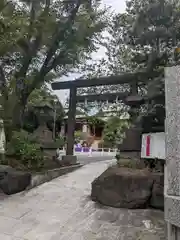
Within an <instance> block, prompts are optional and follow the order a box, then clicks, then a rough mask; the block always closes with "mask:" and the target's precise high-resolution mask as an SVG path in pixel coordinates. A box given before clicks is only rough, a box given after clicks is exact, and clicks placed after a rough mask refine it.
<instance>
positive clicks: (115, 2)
mask: <svg viewBox="0 0 180 240" xmlns="http://www.w3.org/2000/svg"><path fill="white" fill-rule="evenodd" d="M102 5H105V6H107V7H111V9H112V10H113V11H114V12H116V13H118V12H119V13H121V12H125V9H126V0H102ZM103 55H104V50H103V48H100V49H99V51H98V52H96V53H94V54H93V57H94V58H95V59H99V58H102V57H103ZM76 77H78V76H77V75H71V76H69V77H64V78H61V81H70V80H73V79H75V78H76ZM55 94H57V96H58V97H59V99H60V101H61V102H62V104H64V103H65V102H66V99H67V97H68V95H69V91H68V90H58V91H55Z"/></svg>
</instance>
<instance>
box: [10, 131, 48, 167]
mask: <svg viewBox="0 0 180 240" xmlns="http://www.w3.org/2000/svg"><path fill="white" fill-rule="evenodd" d="M6 154H7V155H9V156H13V157H15V158H16V159H17V160H18V161H19V163H20V164H21V165H23V166H25V167H26V168H28V169H40V168H42V167H43V162H44V156H43V152H42V150H41V145H40V144H38V142H37V139H36V138H35V137H33V135H32V134H29V133H27V132H26V131H23V130H22V131H20V132H17V131H14V132H13V135H12V138H11V141H10V142H9V143H8V144H7V150H6Z"/></svg>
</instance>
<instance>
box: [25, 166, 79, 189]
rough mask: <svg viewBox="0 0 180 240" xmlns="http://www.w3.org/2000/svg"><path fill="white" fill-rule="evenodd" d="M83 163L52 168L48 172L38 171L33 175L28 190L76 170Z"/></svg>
mask: <svg viewBox="0 0 180 240" xmlns="http://www.w3.org/2000/svg"><path fill="white" fill-rule="evenodd" d="M82 166H83V165H82V164H76V165H72V166H67V167H61V168H56V169H52V170H47V171H46V172H38V173H36V174H33V175H32V178H31V183H30V185H29V186H28V187H27V189H26V190H30V189H32V188H34V187H37V186H39V185H41V184H43V183H46V182H49V181H51V180H52V179H54V178H58V177H60V176H62V175H65V174H67V173H70V172H72V171H75V170H76V169H78V168H80V167H82Z"/></svg>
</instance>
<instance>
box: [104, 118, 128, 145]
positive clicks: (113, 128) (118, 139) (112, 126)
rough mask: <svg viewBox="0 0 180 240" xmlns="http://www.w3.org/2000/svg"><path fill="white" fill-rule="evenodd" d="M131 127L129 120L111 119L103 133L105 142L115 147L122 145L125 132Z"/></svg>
mask: <svg viewBox="0 0 180 240" xmlns="http://www.w3.org/2000/svg"><path fill="white" fill-rule="evenodd" d="M129 127H130V123H128V121H127V120H122V119H120V118H119V117H111V118H110V119H109V120H108V121H107V123H106V125H105V128H104V131H103V141H104V142H105V143H106V144H107V143H108V144H111V146H113V147H115V146H117V145H119V144H121V143H122V141H123V139H124V138H125V130H126V129H127V128H129Z"/></svg>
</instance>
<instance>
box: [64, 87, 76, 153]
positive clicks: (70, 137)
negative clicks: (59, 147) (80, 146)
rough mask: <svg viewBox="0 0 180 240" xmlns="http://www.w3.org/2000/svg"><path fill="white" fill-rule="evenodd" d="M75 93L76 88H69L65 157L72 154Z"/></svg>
mask: <svg viewBox="0 0 180 240" xmlns="http://www.w3.org/2000/svg"><path fill="white" fill-rule="evenodd" d="M76 93H77V88H76V87H74V86H73V87H71V88H70V96H69V112H68V126H67V128H68V130H67V150H66V155H71V156H72V155H73V154H74V131H75V124H76Z"/></svg>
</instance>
